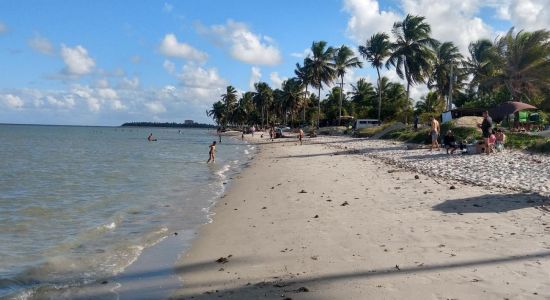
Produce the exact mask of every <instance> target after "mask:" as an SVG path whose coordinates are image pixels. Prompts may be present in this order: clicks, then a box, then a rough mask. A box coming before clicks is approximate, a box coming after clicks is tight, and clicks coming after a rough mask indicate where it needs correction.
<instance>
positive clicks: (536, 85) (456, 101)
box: [207, 15, 550, 140]
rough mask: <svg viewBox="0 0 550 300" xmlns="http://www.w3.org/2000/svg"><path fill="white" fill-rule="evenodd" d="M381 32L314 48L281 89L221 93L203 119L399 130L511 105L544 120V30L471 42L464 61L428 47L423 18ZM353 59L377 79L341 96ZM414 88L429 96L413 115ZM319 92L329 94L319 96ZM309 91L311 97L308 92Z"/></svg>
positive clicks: (549, 43) (549, 60)
mask: <svg viewBox="0 0 550 300" xmlns="http://www.w3.org/2000/svg"><path fill="white" fill-rule="evenodd" d="M387 30H388V32H390V33H391V34H388V33H384V32H378V33H375V34H374V35H373V36H372V37H371V38H369V39H367V40H366V41H365V42H364V43H362V44H361V45H360V46H359V47H358V49H357V51H352V50H351V49H350V48H349V47H348V46H346V45H342V46H340V47H332V46H330V45H328V44H327V42H325V41H322V40H321V41H313V42H312V44H311V52H310V54H309V55H308V56H307V57H306V58H305V59H304V60H303V62H298V63H296V69H295V70H294V73H295V77H292V78H289V79H288V80H286V81H284V82H283V83H282V86H281V88H275V89H274V88H272V87H270V86H269V85H268V84H267V83H265V82H257V83H255V84H254V90H253V91H248V92H245V93H243V94H242V95H239V94H238V93H237V91H236V89H235V88H234V87H232V86H228V87H227V90H226V92H225V93H224V94H223V95H220V99H218V100H219V101H217V102H215V103H214V104H213V105H212V108H211V109H210V110H208V111H207V115H208V116H210V117H212V118H213V119H214V121H215V122H216V123H217V124H218V125H219V126H224V127H225V126H244V125H261V126H262V127H266V126H272V125H286V126H292V127H294V126H305V125H310V126H314V127H320V126H335V125H345V124H344V123H343V121H344V120H349V119H350V118H352V117H353V118H357V119H359V118H369V119H374V118H376V119H380V120H382V121H383V122H391V121H400V122H404V123H405V124H406V123H407V121H410V120H412V117H413V115H414V114H418V115H419V118H420V120H421V122H425V121H426V120H427V119H428V118H429V117H430V116H437V115H439V114H440V113H441V112H443V111H444V110H446V108H448V107H451V106H452V105H454V106H456V107H475V108H491V107H494V106H496V105H498V104H500V103H502V102H505V101H510V100H514V101H522V102H526V103H529V104H532V105H534V106H537V107H539V108H540V109H541V110H542V111H546V112H547V113H548V112H550V31H549V30H546V29H542V30H537V31H531V32H529V31H523V30H520V31H514V28H512V29H510V31H508V32H507V33H506V34H504V35H502V36H499V37H497V38H496V39H495V40H494V41H490V40H486V39H482V40H478V41H474V42H472V43H471V44H470V45H469V47H468V55H466V56H463V55H462V54H461V53H460V51H459V49H458V47H457V46H456V45H454V44H453V43H452V42H448V41H438V40H435V39H433V38H432V37H431V26H430V24H428V23H427V22H426V19H425V18H424V17H422V16H415V15H407V16H406V17H405V18H404V19H403V20H402V21H399V22H396V23H394V24H393V26H392V27H391V28H387ZM355 52H357V53H359V54H360V56H361V57H362V58H363V59H364V60H365V61H366V62H367V63H368V64H367V65H368V66H370V67H372V68H374V69H376V72H377V75H378V78H377V82H376V84H372V83H370V82H367V81H366V80H365V79H364V78H360V79H359V80H358V81H357V82H356V83H353V84H350V85H351V90H350V91H349V92H347V93H345V92H344V91H345V90H346V89H345V85H344V84H345V82H344V78H345V74H346V73H347V72H348V71H349V70H351V69H352V68H361V67H363V62H361V61H360V60H359V58H358V57H356V56H355V54H354V53H355ZM382 68H387V69H391V68H393V69H394V70H395V72H396V73H397V75H398V76H399V78H400V79H402V80H403V81H404V82H405V83H406V84H401V83H399V82H392V81H390V80H389V79H388V78H386V77H381V76H380V70H381V69H382ZM418 85H426V86H427V87H428V89H429V90H430V91H429V92H428V93H427V94H426V95H424V96H423V97H421V99H420V100H419V101H417V102H416V103H415V105H414V107H413V101H412V99H410V90H411V87H413V86H418ZM326 87H332V88H330V89H329V90H328V91H327V93H326V95H322V94H321V90H322V89H323V88H326ZM310 88H312V89H314V92H313V93H311V92H308V90H309V89H310ZM541 116H543V117H544V113H543V114H541ZM456 130H458V131H459V132H460V130H462V129H458V128H457V129H456ZM399 133H401V134H399ZM460 133H461V134H464V135H465V136H469V135H473V134H474V133H473V132H460ZM370 134H372V133H371V132H370V131H369V130H366V131H360V132H359V135H360V136H367V135H370ZM420 134H421V133H420V132H414V133H413V132H408V131H407V130H401V131H397V132H394V133H393V135H395V136H396V137H398V138H400V139H404V140H422V139H423V138H424V137H421V136H420Z"/></svg>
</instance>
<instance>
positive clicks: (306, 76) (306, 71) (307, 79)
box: [294, 63, 312, 123]
mask: <svg viewBox="0 0 550 300" xmlns="http://www.w3.org/2000/svg"><path fill="white" fill-rule="evenodd" d="M294 74H296V77H297V78H298V79H300V82H301V85H302V86H303V87H304V88H305V92H304V97H303V98H302V101H301V107H302V112H303V119H302V121H303V122H304V123H305V121H306V107H307V103H308V99H307V88H308V87H309V85H310V84H311V82H312V81H311V69H310V68H307V66H306V65H305V64H304V66H303V67H302V66H300V64H299V63H296V69H295V70H294Z"/></svg>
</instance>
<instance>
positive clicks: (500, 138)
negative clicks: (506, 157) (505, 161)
mask: <svg viewBox="0 0 550 300" xmlns="http://www.w3.org/2000/svg"><path fill="white" fill-rule="evenodd" d="M495 138H496V140H495V149H496V151H498V152H500V151H502V150H504V142H505V141H506V135H505V134H504V132H502V129H500V128H499V129H497V133H496V134H495Z"/></svg>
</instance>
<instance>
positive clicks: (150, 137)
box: [147, 133, 157, 142]
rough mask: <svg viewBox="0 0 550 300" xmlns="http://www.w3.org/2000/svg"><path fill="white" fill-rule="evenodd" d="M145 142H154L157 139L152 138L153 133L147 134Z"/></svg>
mask: <svg viewBox="0 0 550 300" xmlns="http://www.w3.org/2000/svg"><path fill="white" fill-rule="evenodd" d="M147 140H148V141H149V142H156V141H157V139H156V138H154V137H153V133H149V136H148V137H147Z"/></svg>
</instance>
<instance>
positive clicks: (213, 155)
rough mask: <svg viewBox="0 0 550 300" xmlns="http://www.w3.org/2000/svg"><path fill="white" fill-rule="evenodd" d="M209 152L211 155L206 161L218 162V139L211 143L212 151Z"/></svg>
mask: <svg viewBox="0 0 550 300" xmlns="http://www.w3.org/2000/svg"><path fill="white" fill-rule="evenodd" d="M208 154H209V155H210V157H209V158H208V161H207V162H206V163H209V162H210V161H212V162H216V141H213V142H212V145H210V152H208Z"/></svg>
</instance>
